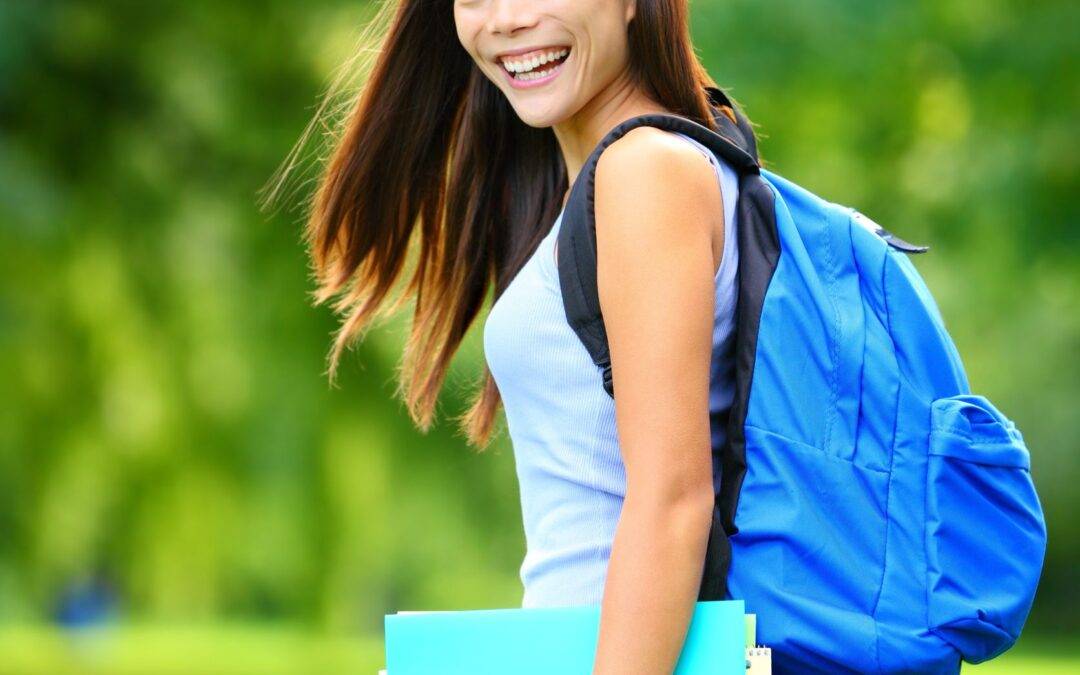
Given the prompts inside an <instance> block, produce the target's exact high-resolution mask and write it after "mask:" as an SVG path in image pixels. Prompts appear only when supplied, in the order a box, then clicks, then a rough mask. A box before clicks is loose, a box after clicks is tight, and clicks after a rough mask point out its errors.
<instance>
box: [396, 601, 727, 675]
mask: <svg viewBox="0 0 1080 675" xmlns="http://www.w3.org/2000/svg"><path fill="white" fill-rule="evenodd" d="M745 611H746V607H745V603H744V601H742V600H711V601H699V602H697V604H696V605H695V607H694V615H693V618H692V619H691V622H690V628H689V630H688V632H687V635H686V640H685V642H684V643H683V650H682V653H681V655H680V656H679V662H678V665H677V666H676V668H675V673H674V675H706V674H708V675H745V673H746V635H747V632H746V631H747V628H746V619H745V617H744V614H745ZM385 630H386V671H387V675H435V674H438V675H466V674H468V675H506V674H507V673H513V674H514V675H552V673H558V674H559V675H590V674H591V673H592V667H593V659H594V657H595V655H596V643H597V636H598V634H599V630H600V605H599V604H593V605H578V606H575V607H530V608H512V609H477V610H465V611H433V612H399V613H397V614H387V615H386V621H385Z"/></svg>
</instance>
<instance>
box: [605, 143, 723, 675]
mask: <svg viewBox="0 0 1080 675" xmlns="http://www.w3.org/2000/svg"><path fill="white" fill-rule="evenodd" d="M721 199H722V197H721V193H720V186H719V184H718V181H717V178H716V173H715V170H714V169H713V168H712V166H711V165H710V164H709V163H708V161H707V160H706V159H705V157H704V156H703V155H702V154H701V153H700V152H698V151H697V149H695V148H693V147H691V146H690V145H689V144H688V143H686V142H685V141H683V140H681V139H678V138H674V137H672V136H670V135H668V134H667V133H665V132H662V131H660V130H658V129H654V128H651V127H640V128H637V129H634V130H632V131H630V132H628V133H627V134H626V136H624V137H623V138H622V139H620V140H619V141H616V142H615V143H613V144H612V145H611V147H609V148H608V149H607V150H605V152H604V154H603V155H602V156H601V159H600V161H599V163H598V164H597V171H596V206H595V208H596V231H597V249H598V253H597V276H598V287H599V292H600V305H601V309H602V311H603V315H604V324H605V326H606V328H607V333H608V343H609V345H610V350H611V360H612V380H613V382H614V387H615V393H616V396H615V412H616V423H617V429H618V435H619V445H620V447H621V450H622V456H623V461H624V464H625V466H626V476H627V489H626V499H625V501H624V502H623V509H622V514H621V516H620V518H619V524H618V526H617V528H616V532H615V539H614V543H613V545H612V552H611V557H610V561H609V564H608V572H607V582H606V586H605V589H604V598H603V604H602V607H601V620H600V635H599V644H598V646H597V654H596V664H595V669H594V671H593V672H594V674H604V675H606V674H612V675H614V674H618V675H628V674H634V673H643V674H648V675H659V674H661V673H663V674H668V673H671V672H672V671H673V670H674V668H675V665H676V663H677V661H678V657H679V654H680V653H681V651H682V647H683V643H684V641H685V638H686V632H687V629H688V628H689V624H690V618H691V616H692V614H693V610H694V604H695V602H696V600H697V595H698V590H699V587H700V584H701V576H702V572H703V569H704V561H705V550H706V545H707V542H708V536H709V527H710V524H711V519H712V509H713V482H712V454H711V440H710V439H711V436H710V428H709V409H708V402H709V370H710V368H709V366H710V362H711V358H712V331H713V316H714V313H715V301H716V298H715V286H714V274H715V271H714V270H715V267H714V262H713V246H712V239H713V236H714V235H713V232H714V231H717V224H718V222H719V221H718V219H721V220H722V219H723V208H722V203H721ZM719 231H720V232H722V231H723V229H722V228H719ZM719 244H720V247H719V249H718V250H720V251H723V246H722V244H723V242H719Z"/></svg>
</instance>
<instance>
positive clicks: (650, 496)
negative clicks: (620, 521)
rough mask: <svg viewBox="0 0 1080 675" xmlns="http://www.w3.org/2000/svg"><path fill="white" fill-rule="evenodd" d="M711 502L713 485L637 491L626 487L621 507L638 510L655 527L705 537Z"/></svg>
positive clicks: (709, 522) (631, 510)
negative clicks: (624, 499) (624, 498)
mask: <svg viewBox="0 0 1080 675" xmlns="http://www.w3.org/2000/svg"><path fill="white" fill-rule="evenodd" d="M714 506H715V495H714V494H713V489H712V485H709V486H708V487H707V488H693V489H691V488H683V489H678V490H665V491H658V490H649V491H644V490H642V491H638V492H635V491H634V490H633V489H632V488H628V489H627V493H626V501H625V502H624V509H626V510H628V511H630V512H631V513H638V514H641V516H642V517H643V518H645V519H646V520H647V521H648V522H650V523H652V524H653V525H654V526H655V527H656V528H658V529H661V530H664V531H666V532H669V533H672V534H675V533H678V534H682V535H686V536H690V537H705V538H707V537H708V535H709V529H710V528H711V526H712V519H713V509H714Z"/></svg>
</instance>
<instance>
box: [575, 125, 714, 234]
mask: <svg viewBox="0 0 1080 675" xmlns="http://www.w3.org/2000/svg"><path fill="white" fill-rule="evenodd" d="M594 181H595V183H594V184H595V200H596V201H595V209H596V222H597V227H598V228H599V227H602V223H603V222H605V221H607V220H611V218H605V216H606V215H609V214H613V215H615V214H617V215H618V216H619V217H618V218H616V220H619V221H626V216H627V215H628V214H637V215H640V216H646V215H650V216H653V217H654V218H638V217H634V218H632V219H631V220H634V221H642V222H647V221H649V220H656V219H655V216H663V217H662V218H660V221H661V222H665V223H668V224H669V225H668V227H669V228H670V227H672V226H675V227H676V228H677V227H678V225H679V224H680V223H681V224H682V225H683V226H685V227H691V228H693V227H703V226H704V227H708V226H709V224H710V223H711V222H712V218H713V217H715V216H716V214H718V213H722V205H723V202H722V195H721V193H720V185H719V184H718V181H717V174H716V169H715V167H714V166H713V164H712V161H711V160H710V159H709V158H708V157H707V156H706V155H705V153H704V152H703V151H702V150H701V149H700V148H698V147H696V146H695V145H694V144H693V143H692V142H689V141H688V140H687V139H686V138H683V137H680V136H679V135H678V134H676V133H674V132H670V131H665V130H663V129H657V128H656V127H648V126H642V127H635V128H634V129H631V130H630V131H628V132H627V133H626V134H625V135H623V136H622V137H621V138H619V139H618V140H616V141H615V142H613V143H612V144H611V145H610V146H609V147H607V148H606V149H605V150H604V152H603V153H602V154H601V155H600V158H599V160H598V161H597V164H596V173H595V178H594Z"/></svg>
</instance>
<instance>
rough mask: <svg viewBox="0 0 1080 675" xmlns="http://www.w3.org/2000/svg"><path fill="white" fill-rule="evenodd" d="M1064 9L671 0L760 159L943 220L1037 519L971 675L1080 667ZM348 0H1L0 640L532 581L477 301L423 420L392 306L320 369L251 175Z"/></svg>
mask: <svg viewBox="0 0 1080 675" xmlns="http://www.w3.org/2000/svg"><path fill="white" fill-rule="evenodd" d="M1078 7H1080V5H1078V3H1075V2H1069V1H1067V0H1055V1H1044V2H1020V1H1019V0H1013V1H1006V0H916V1H912V0H875V1H869V0H813V1H810V0H798V1H796V0H777V1H773V2H761V1H760V0H758V1H751V0H695V2H693V3H692V17H693V18H692V21H693V32H694V37H695V43H696V45H697V48H698V50H699V53H700V55H701V57H702V58H703V60H704V61H705V64H706V66H707V67H708V69H709V71H710V73H712V75H713V77H714V78H715V79H716V80H717V82H718V83H719V84H720V85H721V86H723V87H725V88H727V89H728V90H729V92H730V93H731V94H732V95H733V96H734V97H735V98H736V99H737V100H738V101H739V102H740V103H741V104H742V106H743V107H744V109H745V111H746V112H747V114H748V115H749V116H750V117H751V118H752V119H753V120H754V121H755V122H757V123H758V124H759V125H760V127H759V131H760V133H761V135H762V141H761V149H762V153H763V155H764V156H765V158H766V159H767V160H768V161H769V163H770V164H769V165H770V168H771V169H772V170H774V171H777V172H778V173H780V174H782V175H785V176H787V177H789V178H791V179H793V180H795V181H797V182H799V183H801V184H803V185H805V186H807V187H808V188H810V189H812V190H814V191H816V192H818V193H819V194H821V195H823V196H825V197H827V198H828V199H831V200H833V201H838V202H842V203H846V204H849V205H852V206H856V207H858V208H860V209H861V210H862V211H864V212H865V213H867V214H868V215H870V217H872V218H873V219H875V220H877V221H878V222H880V223H882V224H883V225H884V226H885V227H887V228H889V229H891V230H893V231H895V232H896V233H897V234H899V235H900V236H903V237H905V238H907V239H909V240H911V241H914V242H917V243H926V244H930V245H931V248H932V251H931V253H929V254H928V255H925V256H917V257H914V258H913V261H914V262H915V264H916V266H917V267H918V269H919V270H920V271H921V272H922V273H923V275H924V276H925V278H926V280H927V283H928V284H929V286H930V288H931V289H932V291H933V292H934V294H935V296H936V298H937V300H938V303H939V305H940V306H941V309H942V313H943V315H944V316H945V319H946V322H947V324H948V327H949V329H950V331H951V333H952V335H953V337H954V339H955V341H956V343H957V345H958V347H959V349H960V352H961V354H963V355H964V361H965V365H966V367H967V370H968V374H969V377H970V380H971V384H972V388H973V389H974V390H975V391H976V392H977V393H982V394H985V395H987V396H988V397H990V398H991V399H993V400H994V401H995V403H997V404H998V405H999V407H1001V409H1002V410H1003V411H1005V412H1006V414H1007V415H1008V416H1009V417H1011V418H1012V419H1014V420H1015V421H1016V423H1017V425H1018V426H1019V428H1020V429H1022V430H1023V432H1024V436H1025V439H1026V440H1027V443H1028V446H1029V448H1030V449H1031V453H1032V473H1033V475H1034V478H1035V482H1036V485H1037V488H1038V490H1039V495H1040V498H1041V499H1042V502H1043V506H1044V509H1045V514H1046V519H1047V521H1048V530H1049V541H1050V545H1049V550H1048V553H1047V558H1046V565H1045V568H1044V572H1043V580H1042V583H1041V586H1040V589H1039V594H1038V597H1037V599H1036V603H1035V607H1034V609H1033V610H1032V613H1031V616H1030V618H1029V621H1028V624H1027V627H1026V629H1025V633H1024V635H1023V637H1022V638H1021V640H1020V641H1019V642H1018V644H1017V646H1016V647H1015V648H1014V649H1013V650H1012V651H1010V652H1009V653H1007V654H1006V655H1004V656H1003V657H1001V658H999V659H997V660H995V661H994V662H992V663H990V664H986V665H984V666H979V667H978V668H977V669H981V670H982V671H984V672H986V673H991V672H1027V671H1030V672H1043V673H1047V672H1068V671H1071V672H1077V670H1076V669H1078V668H1080V659H1078V658H1077V655H1078V654H1080V647H1078V646H1077V644H1076V642H1075V639H1076V638H1075V636H1076V633H1077V627H1078V625H1080V622H1078V621H1077V620H1076V617H1075V615H1074V613H1073V612H1074V611H1075V610H1076V608H1077V606H1078V605H1080V592H1078V586H1077V582H1078V578H1077V574H1076V570H1077V560H1078V558H1080V536H1078V535H1080V532H1078V530H1080V522H1078V520H1077V518H1076V514H1077V512H1078V509H1077V507H1078V505H1080V490H1077V489H1076V486H1077V485H1078V483H1080V461H1078V452H1077V451H1078V450H1080V416H1078V415H1077V413H1076V410H1075V408H1076V403H1077V401H1078V400H1080V359H1078V356H1080V302H1078V300H1080V274H1078V270H1080V260H1078V256H1077V246H1078V245H1080V237H1078V231H1080V218H1078V215H1080V214H1078V212H1077V208H1076V196H1077V192H1078V191H1077V188H1078V181H1077V154H1076V153H1077V148H1078V144H1077V140H1078V138H1077V136H1078V129H1077V112H1078V108H1080V106H1078V105H1077V104H1078V100H1077V99H1078V96H1080V82H1078V78H1077V65H1078V59H1077V56H1078V45H1077V39H1076V27H1077V26H1078V25H1080V11H1078ZM371 14H372V7H371V5H370V4H369V3H364V2H356V1H353V2H343V1H339V0H320V1H319V2H303V3H301V2H286V1H276V2H233V3H225V2H210V1H206V0H187V1H185V2H166V1H158V2H134V1H132V2H55V1H54V2H50V1H46V0H40V1H31V0H0V125H2V126H0V224H2V228H0V247H2V259H3V261H4V265H5V269H6V272H5V273H4V282H3V285H2V287H0V288H2V291H0V341H2V343H0V345H2V350H0V379H2V382H3V384H4V386H3V389H2V390H0V396H2V399H0V403H2V406H0V672H3V673H72V672H74V673H143V672H146V673H203V672H206V673H211V672H212V673H277V672H281V673H321V672H358V673H373V672H374V671H375V669H376V668H378V667H381V666H382V665H383V655H382V644H381V635H382V620H383V615H384V614H385V613H388V612H392V611H396V610H398V609H438V608H484V607H506V606H515V605H518V604H519V603H520V596H521V588H520V582H519V581H518V578H517V571H518V565H519V564H520V561H521V556H522V555H523V553H524V538H523V534H522V529H521V524H520V511H519V508H520V506H519V501H518V492H517V484H516V477H515V474H514V465H513V455H512V452H511V450H510V446H509V444H508V441H507V438H506V436H505V434H503V435H501V436H500V438H499V439H498V441H497V442H496V443H495V445H494V446H492V448H491V450H490V451H489V452H487V453H483V454H477V453H475V452H473V451H471V450H469V449H468V448H467V447H466V446H465V444H464V441H463V440H462V438H461V437H460V436H459V435H458V434H457V431H456V428H455V427H454V425H453V424H451V423H449V422H448V421H447V420H448V418H449V416H450V415H452V414H457V413H458V412H460V411H462V410H463V409H464V406H465V404H466V402H467V400H468V396H469V395H470V393H471V392H472V387H473V386H474V384H475V383H476V382H477V377H478V375H479V372H480V365H481V363H482V359H483V354H482V351H481V343H480V335H479V330H478V328H479V325H477V326H476V328H477V330H474V331H473V333H472V334H471V335H470V338H469V340H468V342H467V344H466V347H465V348H464V349H463V350H462V352H461V353H460V354H459V357H458V358H457V359H456V361H455V363H454V366H453V369H452V372H451V375H450V380H449V382H448V384H447V387H446V390H445V392H444V397H443V399H442V400H441V403H440V405H441V408H440V410H441V413H442V414H441V418H440V424H439V425H438V426H437V427H436V428H434V429H433V430H432V431H431V432H430V433H428V434H426V435H425V434H421V433H419V432H417V431H416V430H414V429H413V428H412V426H411V423H410V420H409V418H408V416H407V414H406V413H405V410H404V407H403V406H402V405H401V404H399V403H398V402H397V401H396V400H395V399H394V398H393V392H394V376H395V366H396V363H397V359H398V357H399V355H400V352H401V345H402V340H403V329H404V327H405V326H406V325H407V323H406V322H407V320H408V317H407V316H402V317H400V318H399V319H396V320H394V321H391V322H389V323H387V324H385V325H384V326H383V327H381V328H379V329H376V330H374V331H372V332H371V333H370V334H369V338H368V339H367V341H366V342H365V343H363V345H362V346H361V347H359V348H358V349H357V350H355V351H354V352H351V353H350V354H349V356H348V358H347V359H346V360H345V361H344V362H343V366H342V370H341V378H340V384H341V386H340V388H338V389H334V388H331V387H329V386H328V383H327V379H326V377H325V374H324V369H325V365H326V364H325V356H326V353H327V350H328V348H329V340H330V333H331V331H332V330H334V328H335V327H336V320H335V318H334V317H333V316H332V315H331V312H330V311H329V310H328V309H326V308H321V307H320V308H312V307H311V305H310V302H309V297H308V295H307V294H308V293H309V292H310V291H311V290H313V286H312V284H311V283H310V281H309V279H308V276H307V270H308V268H307V261H306V259H305V255H304V251H303V247H302V244H301V240H300V232H301V230H300V226H301V223H300V220H299V218H300V212H299V210H297V209H296V208H292V209H285V210H283V211H279V212H278V213H276V214H274V215H265V214H262V213H260V212H259V210H258V208H257V199H258V198H257V191H258V189H259V187H260V186H262V185H263V184H264V183H265V181H266V180H267V179H268V178H269V177H270V175H271V174H272V172H273V171H274V169H275V167H276V166H277V165H278V163H279V162H280V161H281V160H282V159H283V158H284V156H285V155H286V153H287V152H288V151H289V149H290V148H291V146H292V144H293V142H294V141H295V140H296V139H297V138H298V136H299V134H300V133H301V131H302V130H303V128H304V126H305V124H306V123H307V122H308V120H309V119H310V117H311V115H312V113H313V111H314V106H315V104H316V102H317V101H318V97H319V95H320V93H321V92H322V91H324V89H325V87H326V85H327V83H328V82H329V78H330V77H331V75H332V73H333V71H334V69H335V68H336V67H337V66H338V65H339V64H340V63H341V62H342V61H343V60H344V59H345V58H346V57H347V56H348V55H349V53H350V51H351V49H352V47H353V44H354V41H355V39H356V37H357V35H358V32H359V29H360V26H361V24H362V23H363V22H364V21H365V20H366V19H367V18H368V17H370V16H371ZM299 199H300V198H299V197H296V198H295V199H293V202H298V201H299ZM1070 514H1072V515H1071V516H1070ZM991 536H992V535H991Z"/></svg>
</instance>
